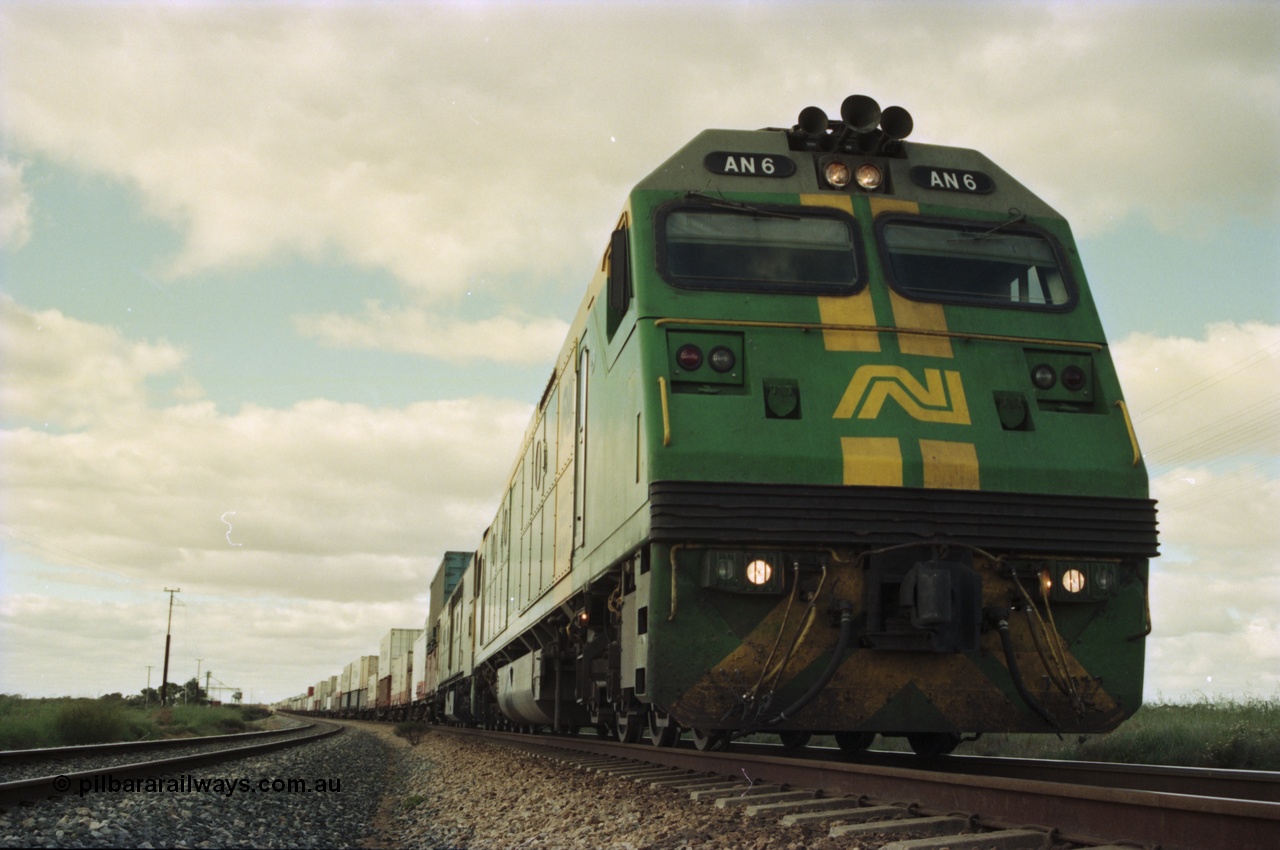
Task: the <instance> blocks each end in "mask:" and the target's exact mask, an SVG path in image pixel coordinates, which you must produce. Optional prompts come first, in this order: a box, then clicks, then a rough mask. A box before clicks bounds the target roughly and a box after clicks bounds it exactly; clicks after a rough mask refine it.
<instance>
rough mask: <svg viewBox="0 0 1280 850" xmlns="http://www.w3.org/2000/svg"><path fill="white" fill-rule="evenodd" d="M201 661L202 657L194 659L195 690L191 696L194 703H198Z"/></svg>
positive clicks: (202, 661)
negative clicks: (193, 698)
mask: <svg viewBox="0 0 1280 850" xmlns="http://www.w3.org/2000/svg"><path fill="white" fill-rule="evenodd" d="M203 663H204V659H203V658H197V659H196V691H195V693H194V694H192V696H193V697H195V700H196V705H199V704H200V665H201V664H203Z"/></svg>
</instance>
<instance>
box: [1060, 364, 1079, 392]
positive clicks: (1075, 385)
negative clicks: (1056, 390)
mask: <svg viewBox="0 0 1280 850" xmlns="http://www.w3.org/2000/svg"><path fill="white" fill-rule="evenodd" d="M1084 383H1085V375H1084V370H1083V369H1081V368H1080V367H1079V366H1076V365H1074V364H1072V365H1071V366H1068V367H1067V368H1065V369H1063V370H1062V385H1063V386H1064V387H1066V388H1067V389H1069V390H1071V391H1072V392H1078V391H1080V390H1082V389H1084Z"/></svg>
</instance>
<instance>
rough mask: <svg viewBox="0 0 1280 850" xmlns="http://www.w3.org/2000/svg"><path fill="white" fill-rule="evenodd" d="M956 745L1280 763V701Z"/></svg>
mask: <svg viewBox="0 0 1280 850" xmlns="http://www.w3.org/2000/svg"><path fill="white" fill-rule="evenodd" d="M815 743H824V742H821V741H818V740H815ZM832 745H834V744H832ZM872 748H873V749H882V750H907V749H909V748H908V747H907V744H906V741H905V739H901V738H888V739H886V738H877V739H876V741H875V743H874V744H872ZM956 753H957V754H963V755H980V756H1005V757H1010V758H1043V759H1065V760H1068V761H1102V762H1117V763H1121V764H1161V765H1176V766H1181V767H1219V768H1234V769H1240V770H1270V771H1280V701H1276V700H1271V701H1267V700H1262V699H1256V698H1254V699H1248V700H1245V701H1243V702H1236V701H1233V700H1232V701H1225V702H1209V701H1208V700H1202V701H1200V702H1197V703H1190V704H1162V703H1156V704H1151V705H1145V706H1143V707H1142V708H1140V709H1138V711H1137V712H1135V713H1134V715H1133V717H1131V718H1129V719H1128V720H1127V721H1125V722H1124V723H1123V724H1121V725H1120V727H1119V728H1118V729H1116V730H1115V731H1113V732H1108V733H1106V734H1100V735H1072V734H1070V733H1067V732H1064V733H1063V739H1062V740H1058V738H1057V736H1055V735H1052V734H1047V735H1001V734H990V733H988V734H986V735H983V736H982V737H981V738H979V739H978V740H976V741H966V742H964V743H962V744H961V745H960V746H959V747H957V748H956Z"/></svg>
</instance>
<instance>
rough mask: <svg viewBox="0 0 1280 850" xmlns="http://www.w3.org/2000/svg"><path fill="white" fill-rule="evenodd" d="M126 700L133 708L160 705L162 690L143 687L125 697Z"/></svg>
mask: <svg viewBox="0 0 1280 850" xmlns="http://www.w3.org/2000/svg"><path fill="white" fill-rule="evenodd" d="M125 702H126V703H128V704H129V705H130V706H132V707H133V708H147V707H148V706H152V705H155V706H159V705H160V692H159V691H157V690H156V689H155V688H143V689H142V690H140V691H138V692H137V693H136V694H134V695H133V696H130V697H126V698H125Z"/></svg>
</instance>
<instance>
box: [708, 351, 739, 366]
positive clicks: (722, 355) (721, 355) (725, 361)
mask: <svg viewBox="0 0 1280 850" xmlns="http://www.w3.org/2000/svg"><path fill="white" fill-rule="evenodd" d="M707 362H708V363H709V364H711V368H712V369H715V370H716V371H717V372H728V371H729V370H730V369H732V368H733V367H734V366H736V365H737V364H738V358H736V357H734V356H733V352H732V351H730V350H729V349H727V348H725V347H724V346H723V345H718V346H716V347H715V348H713V349H711V354H710V355H708V357H707Z"/></svg>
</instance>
